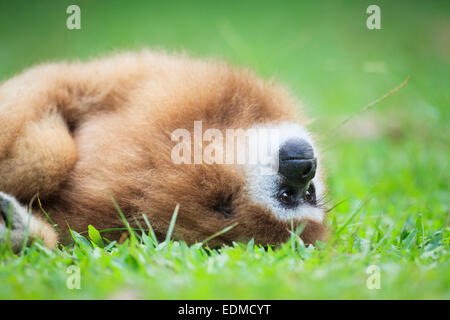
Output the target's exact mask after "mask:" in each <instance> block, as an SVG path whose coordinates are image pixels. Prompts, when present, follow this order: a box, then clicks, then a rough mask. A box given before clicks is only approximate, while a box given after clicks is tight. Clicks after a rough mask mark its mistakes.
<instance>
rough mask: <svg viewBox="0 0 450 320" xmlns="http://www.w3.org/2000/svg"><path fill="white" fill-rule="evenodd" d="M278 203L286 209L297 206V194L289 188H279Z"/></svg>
mask: <svg viewBox="0 0 450 320" xmlns="http://www.w3.org/2000/svg"><path fill="white" fill-rule="evenodd" d="M278 201H280V202H281V203H282V204H283V205H285V206H286V207H294V206H296V205H297V192H296V191H295V190H294V189H291V188H281V190H280V192H279V193H278Z"/></svg>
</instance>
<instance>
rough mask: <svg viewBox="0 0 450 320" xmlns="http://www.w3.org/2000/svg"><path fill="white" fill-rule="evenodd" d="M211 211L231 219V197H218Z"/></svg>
mask: <svg viewBox="0 0 450 320" xmlns="http://www.w3.org/2000/svg"><path fill="white" fill-rule="evenodd" d="M213 209H214V211H217V212H220V213H221V214H222V215H223V216H224V217H226V218H228V217H231V216H232V215H233V195H232V194H230V195H229V196H226V197H222V196H220V197H219V198H218V200H217V203H216V205H215V206H214V207H213Z"/></svg>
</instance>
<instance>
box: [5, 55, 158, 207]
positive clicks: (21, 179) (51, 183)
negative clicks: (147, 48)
mask: <svg viewBox="0 0 450 320" xmlns="http://www.w3.org/2000/svg"><path fill="white" fill-rule="evenodd" d="M152 61H153V57H152V56H151V55H150V54H148V53H145V52H143V53H138V54H132V53H125V54H121V55H116V56H113V57H111V58H106V59H101V60H93V61H90V62H87V63H82V62H73V63H51V64H44V65H40V66H36V67H34V68H31V69H29V70H28V71H25V72H24V73H22V74H20V75H18V76H16V77H14V78H12V79H10V80H8V81H6V82H5V83H3V84H2V85H1V86H0V124H1V125H0V191H3V192H6V193H9V194H12V195H14V196H15V197H16V198H17V199H19V200H20V201H24V202H27V201H28V200H29V199H30V198H31V197H33V196H34V195H35V194H36V193H38V192H39V194H40V196H41V197H45V196H46V195H49V194H51V193H52V192H53V191H54V190H56V188H57V187H58V186H59V184H60V183H61V181H62V180H63V179H64V178H65V177H66V175H67V173H68V172H69V170H70V169H71V168H72V167H73V166H74V164H75V162H76V160H77V149H76V146H75V143H74V141H73V138H72V129H73V128H76V127H77V125H78V124H79V123H82V122H83V119H85V118H86V117H89V116H90V115H92V114H93V113H96V112H101V111H102V110H104V111H107V110H111V109H116V108H120V107H122V106H123V105H124V104H125V103H124V102H125V101H126V99H127V97H128V95H129V94H130V92H131V91H132V90H133V89H134V88H136V87H139V84H140V83H141V80H143V79H146V77H148V74H149V70H151V69H152V65H153V64H152ZM153 63H154V61H153Z"/></svg>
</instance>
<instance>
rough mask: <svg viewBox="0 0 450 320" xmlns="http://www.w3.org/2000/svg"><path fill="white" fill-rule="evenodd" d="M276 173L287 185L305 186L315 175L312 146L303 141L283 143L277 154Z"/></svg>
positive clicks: (315, 163) (315, 165) (315, 162)
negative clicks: (277, 165) (286, 181)
mask: <svg viewBox="0 0 450 320" xmlns="http://www.w3.org/2000/svg"><path fill="white" fill-rule="evenodd" d="M279 161H280V162H279V167H278V172H279V173H280V174H281V175H283V176H284V177H285V178H286V179H287V180H288V182H289V183H292V184H297V185H306V184H307V183H308V182H309V181H311V179H312V178H314V175H315V174H316V167H317V160H316V159H315V158H314V151H313V148H312V146H311V145H310V144H309V143H308V142H307V141H305V140H303V139H292V140H288V141H287V142H285V143H284V144H283V145H282V146H281V148H280V152H279Z"/></svg>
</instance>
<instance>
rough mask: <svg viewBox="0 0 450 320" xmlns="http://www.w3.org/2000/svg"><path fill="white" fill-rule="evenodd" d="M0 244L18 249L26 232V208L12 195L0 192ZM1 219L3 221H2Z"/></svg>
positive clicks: (14, 249)
mask: <svg viewBox="0 0 450 320" xmlns="http://www.w3.org/2000/svg"><path fill="white" fill-rule="evenodd" d="M0 216H1V217H0V246H3V245H5V244H8V243H9V244H10V245H11V249H12V250H13V251H14V252H18V251H20V249H21V248H22V246H23V244H24V241H25V237H26V234H27V216H28V214H27V209H26V208H25V207H24V206H22V205H21V204H20V203H19V202H18V201H17V200H16V199H15V198H14V197H13V196H10V195H8V194H6V193H3V192H0ZM2 219H3V221H2Z"/></svg>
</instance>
